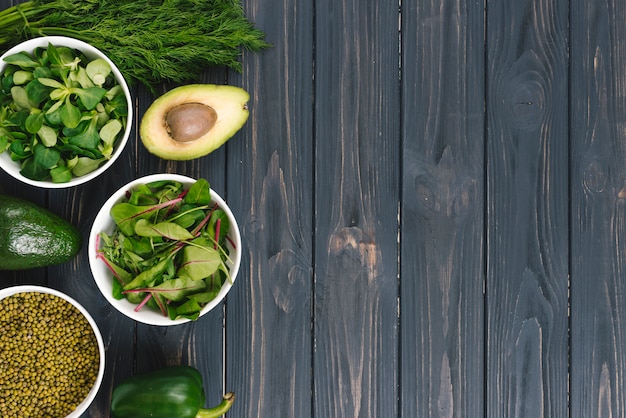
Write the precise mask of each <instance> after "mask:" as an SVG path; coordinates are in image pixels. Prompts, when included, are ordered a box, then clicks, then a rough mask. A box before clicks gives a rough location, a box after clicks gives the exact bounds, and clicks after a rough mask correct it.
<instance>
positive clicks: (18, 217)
mask: <svg viewBox="0 0 626 418" xmlns="http://www.w3.org/2000/svg"><path fill="white" fill-rule="evenodd" d="M81 245H82V238H81V235H80V232H79V231H78V229H76V228H75V227H74V226H73V225H72V224H70V223H69V222H67V221H66V220H64V219H62V218H61V217H59V216H58V215H56V214H54V213H52V212H50V211H48V210H46V209H44V208H42V207H40V206H38V205H36V204H34V203H32V202H29V201H27V200H24V199H20V198H16V197H12V196H6V195H0V270H27V269H33V268H37V267H46V266H51V265H55V264H61V263H64V262H66V261H69V260H71V259H72V258H73V257H74V256H76V254H78V252H79V251H80V248H81Z"/></svg>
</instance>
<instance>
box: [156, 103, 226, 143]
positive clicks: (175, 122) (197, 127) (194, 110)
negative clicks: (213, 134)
mask: <svg viewBox="0 0 626 418" xmlns="http://www.w3.org/2000/svg"><path fill="white" fill-rule="evenodd" d="M216 121H217V112H216V111H215V109H213V108H212V107H211V106H207V105H205V104H204V103H183V104H180V105H177V106H174V107H173V108H171V109H170V110H169V111H168V112H167V114H166V115H165V120H164V122H165V129H166V131H167V133H168V134H169V136H170V137H171V138H172V139H173V140H174V141H177V142H193V141H195V140H196V139H198V138H201V137H202V136H204V135H205V134H206V133H207V132H209V131H210V130H211V129H212V128H213V126H214V125H215V122H216Z"/></svg>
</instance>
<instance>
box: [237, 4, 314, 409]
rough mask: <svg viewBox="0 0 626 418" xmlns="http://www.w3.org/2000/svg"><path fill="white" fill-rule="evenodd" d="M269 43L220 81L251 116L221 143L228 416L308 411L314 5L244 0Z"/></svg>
mask: <svg viewBox="0 0 626 418" xmlns="http://www.w3.org/2000/svg"><path fill="white" fill-rule="evenodd" d="M243 4H244V10H245V13H246V15H247V16H248V17H249V18H250V19H251V20H252V21H254V22H255V24H256V26H257V27H258V28H260V29H262V30H263V31H264V32H265V33H266V34H267V40H268V41H269V42H271V43H272V44H273V47H272V49H271V50H268V51H267V52H265V53H263V54H260V55H253V54H245V55H244V57H243V60H244V63H245V64H244V71H243V74H241V75H238V74H229V79H228V81H229V84H233V85H239V86H242V87H243V88H245V89H246V90H247V91H248V92H249V93H250V97H251V99H250V101H249V103H248V107H249V109H250V117H249V119H248V122H247V123H246V125H245V126H244V128H243V130H242V133H241V135H240V136H239V137H238V138H233V139H231V140H230V141H229V143H228V148H227V150H228V153H227V154H228V155H227V160H228V177H227V195H228V197H229V202H231V203H233V204H234V207H235V210H236V216H238V219H239V221H240V228H241V231H242V240H243V243H242V244H243V260H242V268H241V271H240V278H239V279H238V280H239V283H237V285H236V286H235V287H234V288H233V290H232V291H231V294H229V297H228V301H227V302H226V344H227V351H226V365H225V367H226V382H227V387H228V388H229V389H230V390H234V391H235V392H236V393H238V394H239V395H238V396H239V397H238V400H237V401H236V402H235V405H234V406H233V410H232V413H231V414H232V416H233V417H238V416H240V417H308V416H312V411H311V390H312V389H311V381H312V375H311V350H312V336H311V320H312V319H311V309H312V292H311V289H312V264H313V261H312V256H313V253H312V240H313V236H312V234H313V224H312V218H313V199H314V197H313V194H312V193H311V191H312V190H313V177H312V174H313V169H312V159H311V158H312V155H311V150H312V141H313V109H312V105H313V101H312V96H313V91H312V81H311V80H312V78H313V54H312V48H313V28H312V24H313V20H312V16H313V9H312V7H313V4H312V3H311V2H292V1H288V0H268V1H263V2H258V1H244V2H243Z"/></svg>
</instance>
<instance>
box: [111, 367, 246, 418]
mask: <svg viewBox="0 0 626 418" xmlns="http://www.w3.org/2000/svg"><path fill="white" fill-rule="evenodd" d="M204 401H205V394H204V386H203V383H202V376H201V375H200V372H198V370H197V369H195V368H193V367H190V366H173V367H166V368H163V369H159V370H155V371H152V372H148V373H142V374H137V375H135V376H131V377H129V378H127V379H126V380H124V381H123V382H121V383H120V384H119V385H118V386H117V387H116V388H115V389H114V390H113V395H112V397H111V415H113V417H115V418H131V417H132V418H143V417H151V418H173V417H175V418H214V417H215V418H216V417H221V416H222V415H224V414H225V413H226V411H228V410H229V409H230V407H231V406H232V404H233V402H234V401H235V395H234V394H233V393H232V392H231V393H227V394H226V395H224V398H223V399H222V402H221V403H220V404H219V405H217V406H215V407H213V408H210V409H204V408H203V406H204Z"/></svg>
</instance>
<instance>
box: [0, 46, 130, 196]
mask: <svg viewBox="0 0 626 418" xmlns="http://www.w3.org/2000/svg"><path fill="white" fill-rule="evenodd" d="M49 43H51V44H52V45H54V46H66V47H69V48H74V49H77V50H79V51H81V52H82V53H83V54H85V56H86V57H87V58H89V59H90V60H93V59H96V58H102V59H104V60H105V61H106V62H108V64H109V65H110V66H111V69H112V72H113V74H114V75H115V79H116V80H117V83H118V84H119V85H120V86H121V87H122V90H123V91H124V95H125V96H126V103H127V105H128V118H127V120H126V127H125V130H124V134H123V136H122V137H121V138H120V139H119V140H118V143H117V145H116V147H115V150H114V151H113V154H112V155H111V158H110V159H109V160H108V161H106V162H105V163H104V164H102V165H101V166H100V167H98V168H97V169H96V170H94V171H92V172H90V173H87V174H85V175H83V176H80V177H72V179H71V180H70V181H68V182H66V183H54V182H52V181H36V180H31V179H29V178H27V177H24V176H23V175H22V174H20V165H19V163H18V162H15V161H13V160H11V156H10V155H9V153H8V152H7V151H5V152H3V153H0V168H2V169H3V170H4V171H6V172H7V173H8V174H9V175H10V176H12V177H14V178H16V179H18V180H20V181H22V182H24V183H27V184H30V185H32V186H36V187H42V188H46V189H61V188H66V187H72V186H78V185H79V184H83V183H86V182H88V181H89V180H92V179H94V178H96V177H98V176H99V175H100V174H102V173H104V172H105V171H106V170H107V169H108V168H109V167H111V165H113V163H114V162H115V160H117V159H118V157H119V156H120V154H121V153H122V151H123V149H124V147H125V146H126V143H127V142H128V138H129V137H130V132H131V129H132V124H133V106H132V99H131V95H130V90H129V88H128V84H127V83H126V80H125V79H124V76H123V75H122V73H121V72H120V70H119V69H118V68H117V66H116V65H115V64H114V63H113V62H112V61H111V60H110V59H109V58H108V57H107V56H106V55H105V54H104V53H102V52H101V51H100V50H98V49H96V48H94V47H93V46H91V45H89V44H88V43H85V42H83V41H79V40H78V39H73V38H68V37H64V36H42V37H39V38H33V39H30V40H28V41H24V42H22V43H20V44H18V45H16V46H14V47H13V48H11V49H9V50H8V51H7V52H5V53H4V54H2V56H0V73H2V72H3V71H4V68H5V67H6V65H7V64H6V63H5V62H4V58H5V57H6V56H9V55H13V54H16V53H18V52H22V51H24V52H28V53H32V52H33V51H34V50H35V48H38V47H47V46H48V44H49Z"/></svg>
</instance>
